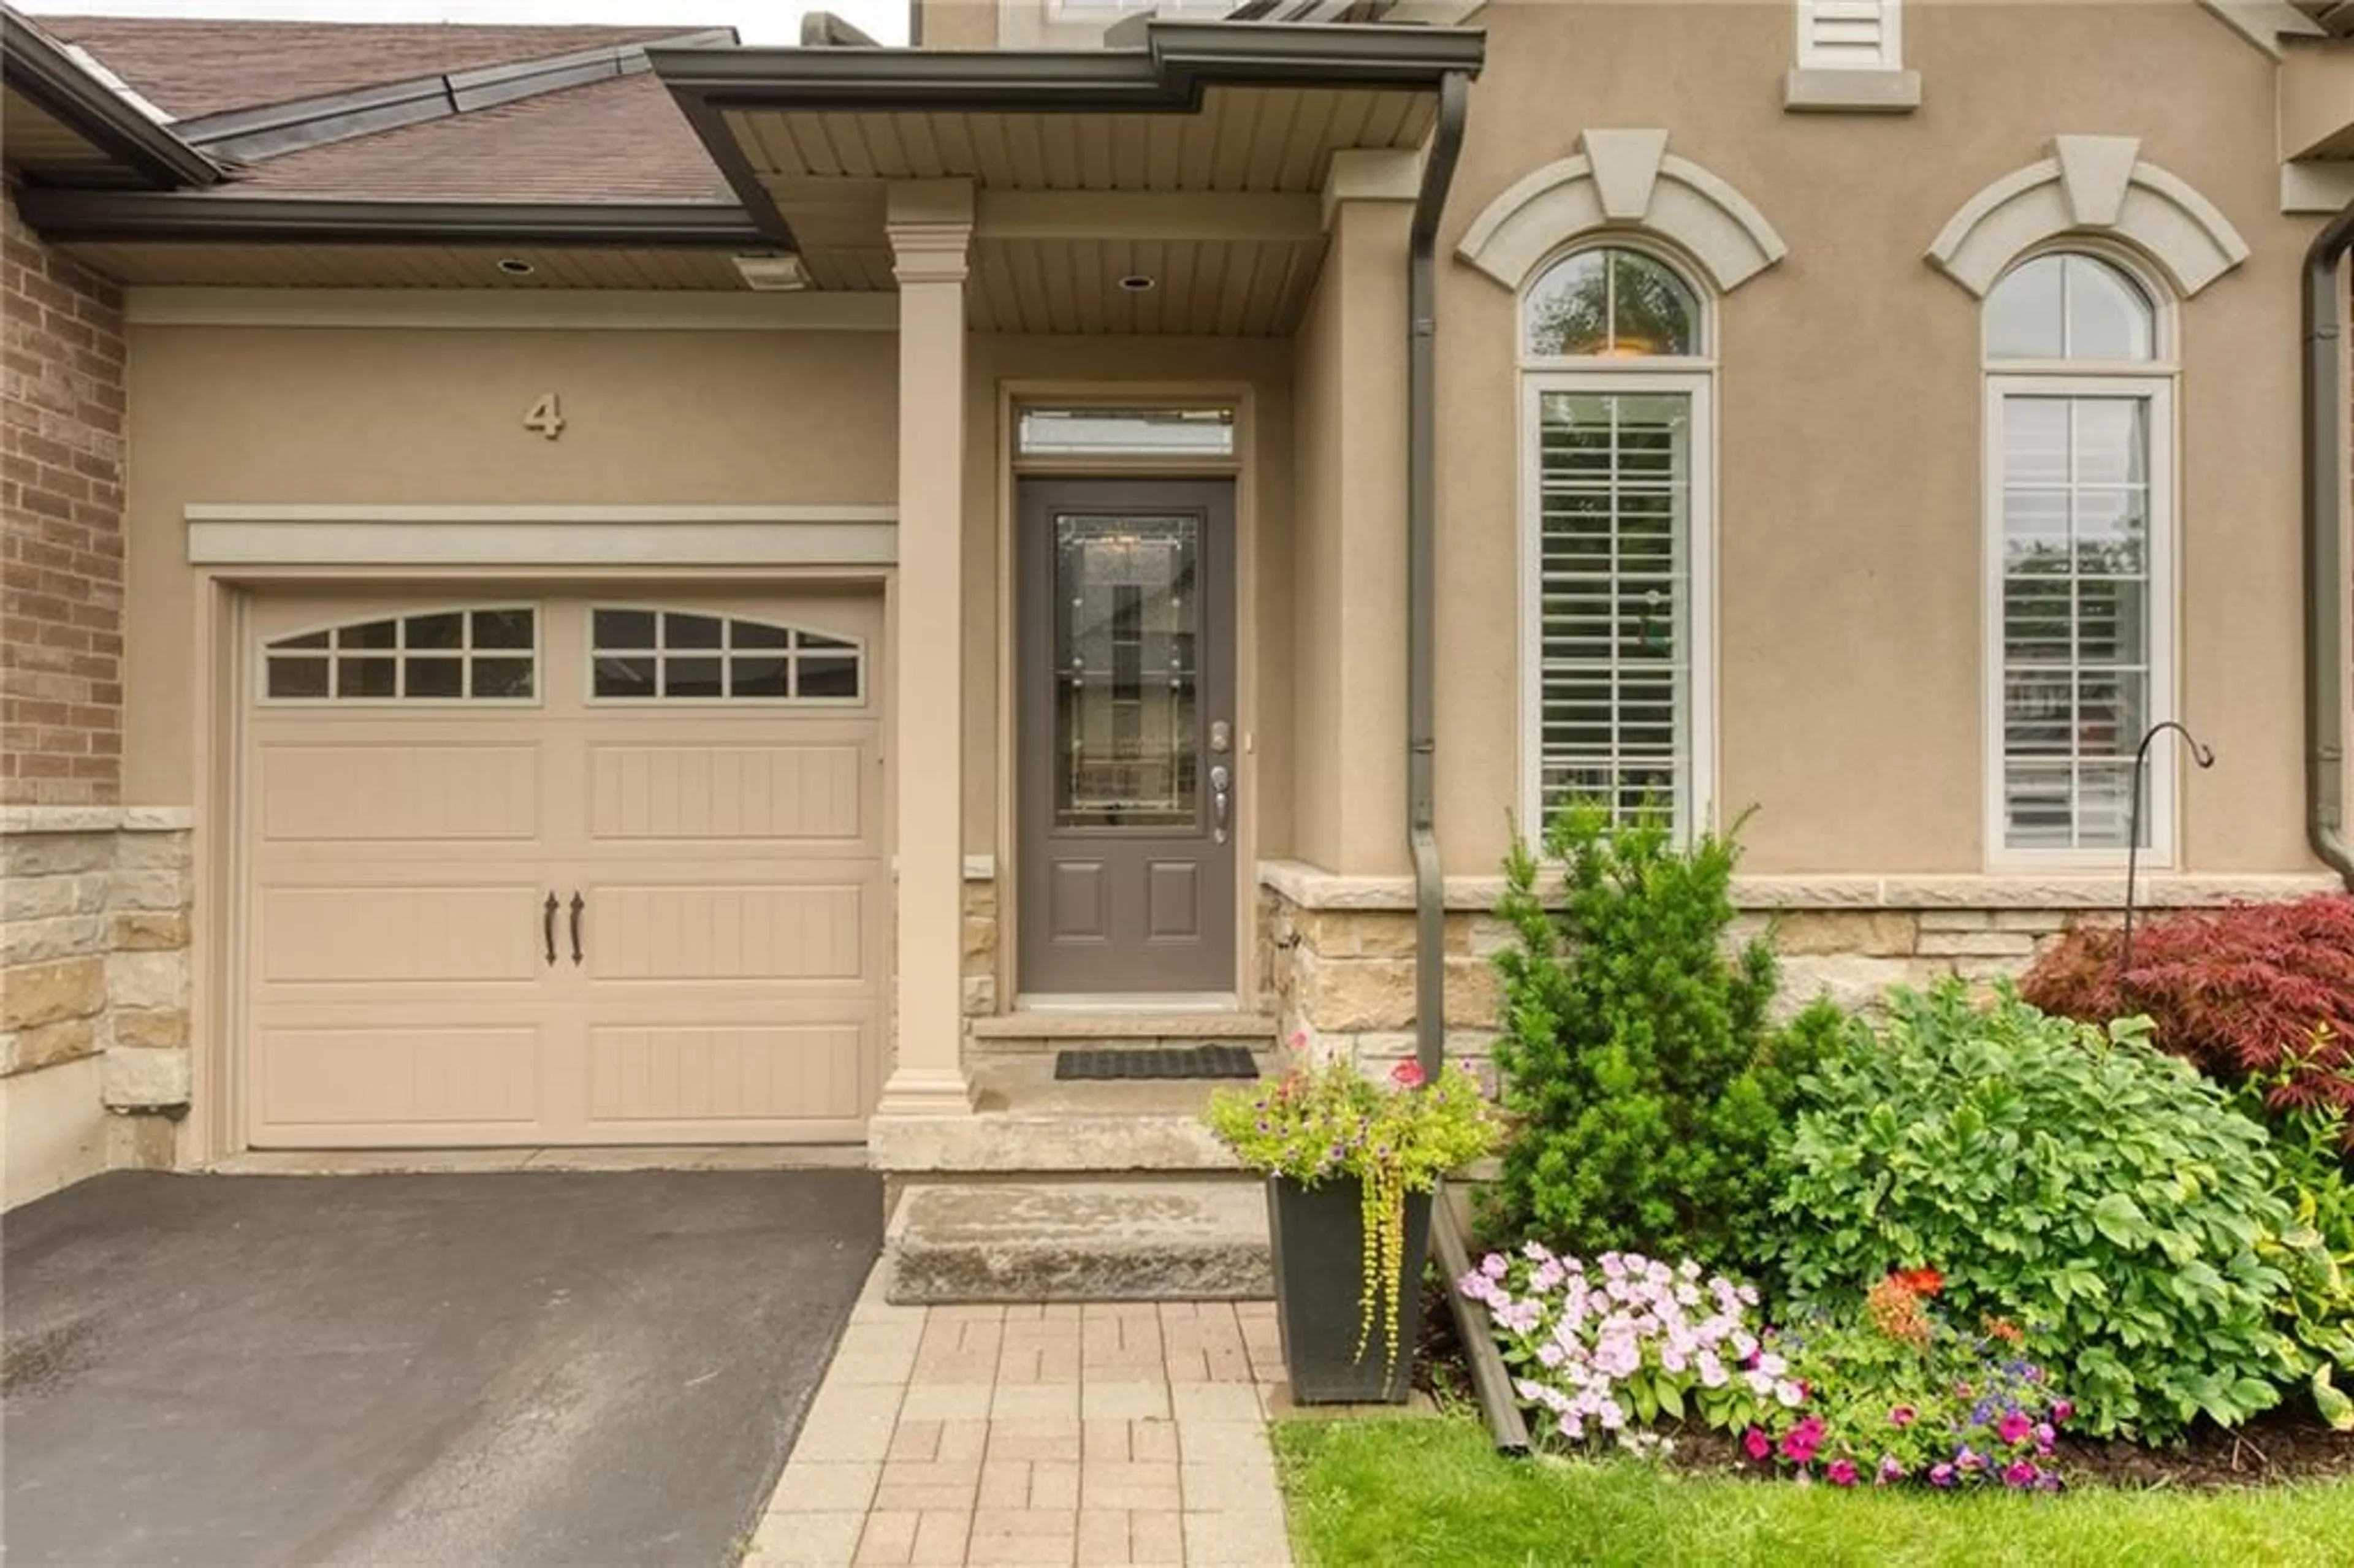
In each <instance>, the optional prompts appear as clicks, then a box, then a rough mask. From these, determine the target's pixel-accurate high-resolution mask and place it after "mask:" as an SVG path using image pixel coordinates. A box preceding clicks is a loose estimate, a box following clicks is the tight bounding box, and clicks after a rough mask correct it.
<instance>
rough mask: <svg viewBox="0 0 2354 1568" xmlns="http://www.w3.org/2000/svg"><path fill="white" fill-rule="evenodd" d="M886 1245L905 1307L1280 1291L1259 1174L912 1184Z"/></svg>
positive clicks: (895, 1291)
mask: <svg viewBox="0 0 2354 1568" xmlns="http://www.w3.org/2000/svg"><path fill="white" fill-rule="evenodd" d="M885 1249H886V1251H887V1253H888V1254H889V1255H890V1258H891V1283H890V1286H889V1295H890V1299H891V1300H893V1301H894V1302H897V1303H899V1304H901V1305H933V1304H946V1303H955V1302H1003V1301H1225V1300H1256V1299H1261V1298H1266V1297H1268V1296H1271V1295H1273V1294H1274V1289H1275V1285H1274V1271H1273V1268H1272V1266H1271V1265H1270V1263H1269V1261H1268V1253H1267V1194H1266V1189H1265V1187H1264V1186H1263V1184H1262V1183H1261V1181H1259V1179H1258V1178H1257V1177H1255V1176H1236V1177H1233V1178H1208V1179H1196V1180H1193V1181H1144V1180H1136V1179H1127V1180H1119V1179H1114V1180H1108V1181H1051V1182H1024V1181H971V1182H963V1181H941V1182H928V1183H923V1184H918V1185H911V1186H909V1187H908V1188H907V1190H906V1192H904V1194H903V1195H902V1196H901V1197H900V1200H899V1203H898V1207H897V1209H896V1212H894V1213H893V1214H892V1216H891V1224H890V1228H889V1230H888V1232H887V1233H886V1237H885Z"/></svg>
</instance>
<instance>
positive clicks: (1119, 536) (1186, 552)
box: [1054, 513, 1202, 829]
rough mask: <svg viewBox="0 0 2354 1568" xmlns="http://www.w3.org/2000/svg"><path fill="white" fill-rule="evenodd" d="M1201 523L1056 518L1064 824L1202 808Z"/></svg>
mask: <svg viewBox="0 0 2354 1568" xmlns="http://www.w3.org/2000/svg"><path fill="white" fill-rule="evenodd" d="M1201 547H1202V542H1201V536H1200V519H1199V518H1197V517H1190V516H1140V515H1133V514H1131V515H1126V516H1091V515H1088V514H1084V513H1065V514H1057V515H1056V517H1055V556H1054V570H1055V825H1056V826H1057V827H1058V828H1113V829H1118V828H1167V827H1173V826H1179V825H1184V824H1191V823H1193V822H1194V821H1198V820H1199V817H1200V813H1201V742H1200V735H1199V730H1200V716H1199V715H1200V678H1201V675H1200V668H1199V664H1198V656H1199V651H1200V648H1201V641H1202V594H1201V592H1200V588H1199V577H1200V564H1201Z"/></svg>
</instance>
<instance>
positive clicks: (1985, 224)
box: [1928, 136, 2248, 299]
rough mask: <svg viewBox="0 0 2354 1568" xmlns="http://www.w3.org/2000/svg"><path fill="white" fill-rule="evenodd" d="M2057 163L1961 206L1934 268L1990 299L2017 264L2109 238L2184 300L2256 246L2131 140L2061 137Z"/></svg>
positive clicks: (1943, 235) (2035, 167)
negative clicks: (2073, 240) (2147, 263)
mask: <svg viewBox="0 0 2354 1568" xmlns="http://www.w3.org/2000/svg"><path fill="white" fill-rule="evenodd" d="M2140 154H2141V143H2140V142H2139V140H2138V139H2137V138H2135V137H2130V136H2055V137H2053V138H2052V156H2051V157H2049V158H2045V159H2043V160H2041V162H2038V163H2034V164H2029V165H2027V167H2025V168H2023V169H2019V170H2015V171H2013V172H2012V173H2010V174H2008V175H2004V176H2003V177H2002V178H2000V179H1999V180H1996V181H1995V182H1994V183H1992V184H1991V185H1988V186H1987V187H1986V188H1985V189H1984V190H1982V191H1980V192H1978V195H1976V196H1972V197H1971V198H1970V199H1969V200H1968V201H1967V202H1965V203H1963V204H1962V207H1961V210H1959V211H1958V212H1956V213H1955V214H1954V216H1953V217H1952V218H1951V219H1950V220H1949V221H1948V222H1947V223H1946V227H1945V228H1944V229H1943V230H1942V231H1940V232H1939V234H1938V235H1937V238H1935V240H1934V241H1933V242H1931V244H1930V246H1929V252H1928V260H1930V262H1931V263H1932V264H1933V265H1935V267H1936V268H1937V269H1938V270H1941V271H1943V272H1944V273H1945V274H1946V276H1947V277H1949V278H1951V279H1953V280H1954V281H1955V282H1956V283H1958V284H1960V285H1961V286H1962V287H1963V288H1965V289H1967V290H1968V291H1970V292H1971V293H1972V294H1975V295H1978V296H1979V297H1981V298H1983V297H1984V296H1985V294H1986V292H1987V291H1988V290H1989V289H1991V288H1993V287H1994V284H1995V280H1996V279H1998V278H1999V277H2001V276H2002V274H2003V272H2004V271H2005V270H2008V269H2009V266H2010V265H2011V263H2012V262H2014V261H2016V260H2019V259H2020V257H2021V256H2024V255H2026V254H2027V253H2028V252H2029V251H2031V250H2032V249H2035V248H2036V247H2037V246H2039V245H2043V244H2046V243H2048V242H2049V241H2051V240H2053V239H2056V238H2060V237H2061V236H2062V235H2066V234H2094V235H2105V236H2109V237H2111V238H2117V239H2120V240H2123V241H2125V242H2126V244H2128V245H2130V246H2131V247H2132V248H2133V249H2136V250H2137V251H2139V252H2140V253H2141V254H2143V255H2145V256H2147V257H2148V258H2149V260H2151V261H2152V262H2153V263H2155V264H2156V265H2157V266H2158V269H2159V270H2162V271H2163V272H2164V273H2165V274H2166V277H2167V281H2168V282H2169V283H2171V284H2172V285H2173V286H2174V288H2175V290H2176V291H2178V292H2179V294H2180V295H2181V296H2182V297H2183V298H2185V299H2188V298H2190V296H2191V295H2193V294H2196V293H2198V292H2199V291H2200V290H2201V289H2204V288H2205V287H2206V286H2207V285H2208V284H2210V283H2211V282H2213V281H2215V280H2216V279H2218V278H2220V277H2221V276H2222V275H2223V274H2224V273H2226V272H2228V271H2230V270H2232V268H2234V267H2236V266H2238V265H2239V264H2240V263H2241V262H2242V261H2243V260H2247V256H2248V244H2247V241H2246V240H2244V239H2243V238H2241V237H2240V232H2239V230H2237V229H2236V228H2232V223H2231V220H2230V219H2228V218H2226V217H2224V216H2223V214H2222V213H2221V211H2220V210H2219V209H2218V208H2217V207H2216V206H2215V204H2214V203H2212V202H2211V201H2209V200H2208V199H2207V198H2206V197H2205V196H2201V195H2200V194H2199V192H2198V191H2197V190H2196V189H2194V188H2192V186H2191V185H2190V182H2189V181H2187V180H2184V179H2182V178H2180V177H2179V176H2178V175H2172V174H2169V173H2168V172H2167V171H2166V170H2164V169H2162V168H2159V167H2158V165H2157V164H2151V163H2147V162H2145V161H2143V159H2142V157H2141V155H2140Z"/></svg>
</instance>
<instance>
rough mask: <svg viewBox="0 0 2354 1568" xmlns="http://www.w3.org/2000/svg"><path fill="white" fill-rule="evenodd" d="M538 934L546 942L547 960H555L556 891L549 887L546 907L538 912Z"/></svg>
mask: <svg viewBox="0 0 2354 1568" xmlns="http://www.w3.org/2000/svg"><path fill="white" fill-rule="evenodd" d="M539 935H540V938H541V939H542V940H544V941H545V942H546V944H547V961H548V962H549V963H550V964H553V963H555V962H556V893H555V890H554V889H552V888H551V889H550V890H549V891H548V895H547V905H546V907H545V908H543V909H542V910H540V912H539Z"/></svg>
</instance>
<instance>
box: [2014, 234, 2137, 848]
mask: <svg viewBox="0 0 2354 1568" xmlns="http://www.w3.org/2000/svg"><path fill="white" fill-rule="evenodd" d="M2062 249H2071V250H2076V251H2079V252H2080V253H2082V254H2086V255H2094V256H2098V257H2099V258H2100V259H2101V260H2105V261H2110V262H2112V263H2115V264H2118V265H2123V264H2122V263H2116V262H2115V257H2113V256H2110V255H2107V254H2105V253H2103V252H2101V251H2097V250H2092V249H2086V248H2084V247H2081V246H2072V247H2064V248H2062ZM2124 270H2125V271H2126V275H2127V276H2128V277H2130V278H2132V279H2133V280H2134V281H2135V282H2136V283H2137V285H2138V286H2139V287H2140V288H2141V290H2142V291H2143V293H2144V294H2145V295H2146V296H2147V299H2148V300H2149V302H2150V306H2151V312H2152V316H2153V322H2152V331H2153V334H2154V342H2153V344H2152V346H2153V348H2154V350H2155V351H2156V353H2157V355H2159V356H2160V357H2157V358H2152V359H2147V360H2130V361H2125V362H2118V363H2110V362H2105V361H2087V360H2073V361H2072V360H2031V359H1989V360H1987V361H1986V366H1987V369H1986V375H1985V382H1986V390H1985V397H1986V402H1985V421H1986V444H1985V454H1984V461H1985V469H1984V475H1985V477H1984V488H1985V498H1984V499H1985V504H1984V508H1983V512H1982V524H1981V528H1980V532H1981V533H1982V534H1983V535H1984V546H1983V548H1984V554H1983V556H1982V557H1981V562H1982V565H1981V568H1980V593H1981V597H1982V600H1983V604H1982V622H1981V629H1980V633H1979V635H1980V641H1981V646H1982V647H1983V648H1984V650H1985V655H1984V663H1985V680H1984V686H1983V692H1984V698H1985V713H1984V715H1983V719H1984V725H1985V729H1984V746H1985V757H1986V763H1985V767H1984V768H1983V769H1982V771H1983V772H1984V775H1985V779H1984V797H1985V801H1984V803H1985V824H1984V832H1985V833H1986V862H1987V865H1988V869H1990V870H2025V869H2039V870H2055V871H2056V870H2108V869H2113V868H2121V867H2122V866H2124V864H2125V863H2126V855H2127V853H2129V852H2128V851H2127V850H2125V849H2114V850H2105V849H2103V850H2089V849H2018V848H2013V847H2012V846H2011V844H2010V843H2009V821H2008V814H2007V812H2006V810H2005V807H2004V775H2005V764H2006V763H2007V761H2008V760H2009V758H2008V757H2007V756H2006V754H2005V752H2004V749H2003V747H2004V733H2003V732H2004V723H2003V716H2004V715H2003V673H2004V667H2005V660H2004V653H2003V596H2002V585H2003V563H2004V543H2005V541H2004V531H2003V530H2004V519H2003V490H2004V485H2005V482H2006V476H2005V473H2004V469H2003V409H2004V405H2005V400H2006V399H2008V398H2010V397H2021V396H2027V397H2033V396H2038V395H2041V396H2044V397H2135V398H2140V399H2143V400H2146V401H2147V404H2148V406H2149V418H2148V419H2147V429H2148V431H2149V452H2148V454H2147V461H2148V465H2149V542H2148V548H2149V617H2150V625H2149V689H2148V693H2147V699H2148V712H2147V722H2148V723H2151V724H2155V723H2157V722H2158V721H2159V720H2161V719H2169V718H2175V717H2178V716H2179V713H2178V710H2177V701H2178V694H2179V690H2180V684H2179V641H2180V638H2179V623H2180V618H2181V604H2180V600H2179V597H2178V596H2179V588H2178V579H2177V575H2176V556H2177V549H2178V541H2179V534H2180V521H2179V514H2178V512H2177V499H2176V498H2177V496H2178V495H2179V493H2180V487H2179V476H2178V473H2177V461H2178V460H2177V440H2176V433H2175V387H2176V382H2177V380H2178V378H2179V377H2178V371H2177V367H2176V366H2174V364H2173V363H2172V361H2171V360H2170V358H2168V357H2165V356H2166V355H2169V354H2170V353H2171V344H2172V332H2171V322H2170V321H2169V319H2168V318H2169V314H2170V313H2169V311H2168V303H2167V296H2166V295H2164V294H2162V293H2160V292H2158V291H2157V290H2156V289H2154V288H2152V287H2151V285H2150V283H2149V281H2148V278H2147V274H2146V273H2145V272H2144V271H2143V270H2141V269H2139V268H2137V267H2131V266H2124ZM2136 738H2138V737H2136ZM2125 760H2126V761H2128V762H2130V760H2131V758H2130V757H2128V758H2126V759H2125ZM2180 768H2181V761H2180V758H2179V755H2178V753H2177V750H2176V749H2175V748H2173V747H2161V748H2160V749H2159V750H2158V752H2157V754H2156V755H2154V756H2153V757H2152V758H2151V760H2150V767H2149V773H2148V793H2147V796H2146V797H2145V798H2144V800H2143V801H2142V807H2143V810H2142V816H2143V820H2144V821H2145V822H2146V823H2147V826H2148V829H2149V846H2148V847H2147V849H2144V850H2142V851H2141V852H2140V854H2139V860H2140V863H2141V864H2143V865H2145V866H2148V867H2151V868H2153V869H2158V870H2165V869H2170V868H2172V867H2173V866H2175V865H2176V864H2177V863H2179V838H2180V823H2179V821H2178V812H2177V803H2178V800H2179V791H2178V789H2177V784H2178V782H2179V774H2180Z"/></svg>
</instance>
